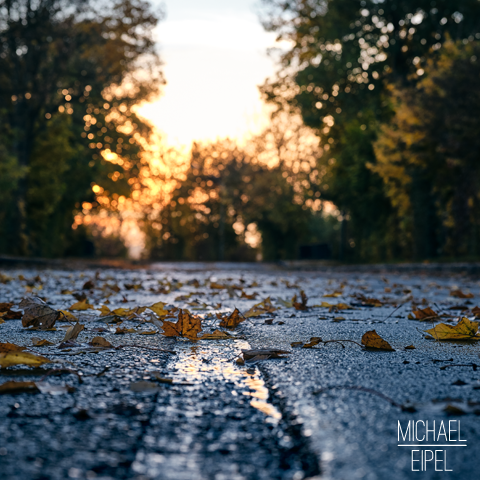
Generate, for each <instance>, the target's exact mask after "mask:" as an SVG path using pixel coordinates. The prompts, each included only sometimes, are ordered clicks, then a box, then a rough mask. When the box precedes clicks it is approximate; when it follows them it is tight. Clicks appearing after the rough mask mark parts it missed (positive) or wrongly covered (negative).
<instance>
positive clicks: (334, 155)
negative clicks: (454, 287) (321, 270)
mask: <svg viewBox="0 0 480 480" xmlns="http://www.w3.org/2000/svg"><path fill="white" fill-rule="evenodd" d="M264 6H265V11H264V25H265V27H266V29H267V30H269V31H273V32H275V33H276V34H277V38H278V39H279V40H286V41H288V42H290V45H291V47H289V48H288V49H287V50H286V51H283V52H281V53H280V56H279V64H280V70H279V72H278V75H277V76H276V77H275V78H273V79H270V80H268V81H267V82H266V83H265V84H264V85H263V86H262V88H261V91H262V93H263V95H264V98H265V99H266V100H267V101H268V102H270V103H272V104H274V105H276V106H277V108H278V109H286V110H291V111H299V112H300V113H301V115H302V118H303V120H304V122H305V124H306V125H307V126H309V127H311V128H313V129H314V130H315V131H316V132H317V135H318V136H319V137H320V138H321V142H322V146H323V150H324V151H323V155H322V156H321V158H320V164H321V165H322V166H323V168H324V169H326V174H325V175H324V177H323V179H322V181H321V182H322V185H320V189H321V192H322V198H325V199H328V200H331V201H333V202H334V203H335V204H336V205H337V206H338V208H339V209H340V210H341V211H342V212H343V214H344V216H345V217H346V218H348V219H349V222H348V227H347V231H346V233H345V235H344V238H343V240H342V243H344V247H345V248H346V249H347V255H346V257H345V258H350V259H356V260H360V259H362V260H379V259H385V258H399V257H407V256H409V255H411V254H415V256H416V257H417V258H427V257H430V256H432V255H435V254H436V253H438V248H437V246H436V245H435V242H436V240H434V239H432V235H431V232H432V231H433V230H435V229H436V228H437V226H436V225H434V223H435V220H434V219H432V215H431V211H432V207H431V205H433V203H432V199H431V198H430V197H429V196H428V195H427V197H425V195H424V192H425V186H424V185H425V182H426V181H427V179H426V178H424V176H422V175H416V177H415V178H416V180H415V182H416V185H418V187H417V188H416V190H415V191H416V194H417V197H416V200H415V204H416V205H418V208H417V209H415V214H412V215H411V216H410V218H407V219H406V218H404V217H402V216H401V215H398V210H397V209H396V208H395V207H396V206H395V205H393V206H392V203H395V202H394V200H393V199H392V195H390V193H389V191H388V187H387V188H385V185H384V183H383V181H382V178H381V177H380V176H379V174H378V173H379V172H378V171H377V170H376V169H375V168H369V165H371V166H374V165H375V164H376V161H377V159H376V156H375V153H374V149H373V143H374V142H375V141H376V140H377V136H378V132H379V125H380V124H382V123H383V124H388V122H389V121H390V119H391V118H392V116H393V115H394V108H393V106H392V103H391V102H390V101H389V91H388V89H386V88H385V87H387V86H388V85H389V84H392V83H394V84H396V85H398V86H399V88H407V87H414V86H415V84H416V83H417V82H418V81H419V80H421V79H422V75H423V72H424V69H425V68H426V64H427V58H435V57H438V55H439V54H440V53H441V52H442V51H443V49H444V45H445V42H447V41H448V39H454V40H455V39H468V41H473V40H474V39H475V38H480V3H479V2H478V1H476V0H466V1H464V2H460V3H458V2H451V1H450V0H438V1H436V2H435V3H434V4H432V2H431V1H430V0H415V1H414V0H407V1H402V2H398V1H393V0H386V1H384V2H378V1H376V0H363V1H358V0H345V1H341V2H340V1H333V0H318V1H313V2H312V1H309V0H294V1H284V0H264ZM421 210H424V211H423V212H421ZM427 219H428V222H427ZM412 231H413V233H412ZM412 238H414V239H420V238H423V239H425V241H424V242H423V243H424V244H423V247H421V248H420V243H419V241H417V240H415V241H414V242H413V246H412V245H411V241H412ZM350 246H354V247H353V248H350Z"/></svg>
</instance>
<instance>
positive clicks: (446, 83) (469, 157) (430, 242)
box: [372, 42, 480, 258]
mask: <svg viewBox="0 0 480 480" xmlns="http://www.w3.org/2000/svg"><path fill="white" fill-rule="evenodd" d="M478 58H480V45H478V44H476V43H466V44H465V43H463V42H461V43H453V42H450V43H447V44H446V45H445V46H444V48H443V49H442V52H441V54H440V55H439V56H438V58H436V59H435V60H431V61H430V62H429V63H428V64H427V65H426V66H425V73H426V75H425V78H424V79H423V80H422V81H420V82H418V83H417V84H416V85H415V86H412V87H410V88H403V89H397V90H394V95H395V99H396V115H395V117H394V118H393V119H392V121H391V122H390V123H389V124H387V125H384V126H383V128H382V134H381V135H380V137H379V139H378V141H377V143H376V152H377V157H378V162H377V164H376V165H373V166H372V169H374V170H375V171H377V172H378V173H379V174H380V175H381V176H382V178H383V179H384V181H385V184H386V185H387V188H388V190H387V191H388V193H389V195H390V196H391V197H392V198H398V199H399V201H398V202H397V203H396V207H397V208H398V209H399V211H400V212H401V214H402V216H404V217H409V218H411V222H412V223H413V224H414V234H415V237H414V245H415V249H416V251H415V253H416V255H417V257H420V258H421V257H428V256H433V255H434V254H435V253H436V252H435V251H432V250H433V249H434V248H435V247H436V248H439V249H441V250H440V253H441V254H442V255H444V256H451V257H454V256H457V257H459V256H463V257H466V256H469V255H470V256H474V255H478V254H479V251H478V246H477V245H478V239H477V235H478V229H479V222H478V213H479V211H480V210H479V208H480V203H479V194H478V192H479V190H480V164H479V162H478V151H479V148H480V119H479V116H478V112H479V111H480V96H479V94H478V88H477V83H478V78H479V77H480V62H479V61H478V60H477V59H478Z"/></svg>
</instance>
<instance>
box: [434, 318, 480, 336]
mask: <svg viewBox="0 0 480 480" xmlns="http://www.w3.org/2000/svg"><path fill="white" fill-rule="evenodd" d="M477 330H478V322H472V321H470V320H469V319H468V318H467V317H463V318H462V319H461V320H460V321H459V322H458V323H457V324H456V325H447V324H445V323H440V324H439V325H436V326H435V327H433V328H431V329H430V330H426V333H429V334H430V335H431V336H432V337H433V338H435V339H436V340H480V335H478V334H477Z"/></svg>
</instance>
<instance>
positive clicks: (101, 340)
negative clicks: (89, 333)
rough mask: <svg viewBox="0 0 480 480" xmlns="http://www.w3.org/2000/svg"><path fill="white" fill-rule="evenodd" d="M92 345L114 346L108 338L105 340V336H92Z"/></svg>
mask: <svg viewBox="0 0 480 480" xmlns="http://www.w3.org/2000/svg"><path fill="white" fill-rule="evenodd" d="M90 345H91V346H92V347H105V348H111V347H113V345H112V344H111V343H110V342H109V341H108V340H105V339H104V338H103V337H94V338H92V341H91V342H90Z"/></svg>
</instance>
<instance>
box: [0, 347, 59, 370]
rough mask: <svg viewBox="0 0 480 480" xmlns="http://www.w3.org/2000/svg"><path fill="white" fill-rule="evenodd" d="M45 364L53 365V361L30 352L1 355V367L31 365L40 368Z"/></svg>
mask: <svg viewBox="0 0 480 480" xmlns="http://www.w3.org/2000/svg"><path fill="white" fill-rule="evenodd" d="M44 363H51V360H49V359H48V358H45V357H41V356H40V355H34V354H33V353H28V352H20V351H16V352H6V353H0V367H2V368H6V367H11V366H12V365H30V366H32V367H38V366H39V365H43V364H44Z"/></svg>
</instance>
